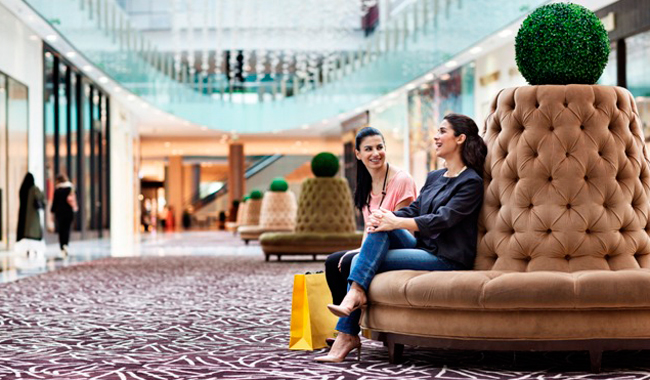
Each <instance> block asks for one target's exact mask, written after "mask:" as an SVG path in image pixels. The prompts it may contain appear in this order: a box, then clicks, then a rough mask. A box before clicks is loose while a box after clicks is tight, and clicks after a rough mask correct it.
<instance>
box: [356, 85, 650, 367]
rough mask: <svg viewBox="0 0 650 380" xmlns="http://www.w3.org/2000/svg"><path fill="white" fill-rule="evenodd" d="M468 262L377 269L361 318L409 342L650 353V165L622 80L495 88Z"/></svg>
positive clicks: (387, 338) (375, 331) (393, 347)
mask: <svg viewBox="0 0 650 380" xmlns="http://www.w3.org/2000/svg"><path fill="white" fill-rule="evenodd" d="M485 140H486V142H487V144H488V149H489V151H488V156H487V161H486V164H485V179H484V185H485V197H484V203H483V208H482V212H481V217H480V222H479V237H478V243H479V245H478V254H477V258H476V262H475V269H474V270H472V271H455V272H420V271H395V272H388V273H383V274H379V275H377V276H376V277H375V279H374V281H373V282H372V284H371V286H370V289H369V300H370V306H369V308H368V309H367V312H366V313H365V315H364V318H363V321H362V325H363V327H364V328H365V329H366V331H365V332H366V333H370V335H371V336H372V337H373V338H374V339H377V340H381V341H384V342H385V343H386V344H387V345H388V348H389V359H390V360H391V361H393V362H394V361H397V360H399V357H400V355H401V352H402V349H403V345H404V344H409V345H419V346H430V347H437V348H457V349H481V350H486V349H487V350H541V351H550V350H563V351H564V350H566V351H570V350H586V351H589V352H590V354H591V365H592V370H594V371H598V370H599V368H600V364H601V354H602V352H603V351H605V350H615V349H647V348H650V238H649V235H648V234H649V232H650V224H649V221H650V218H649V215H650V207H649V204H648V202H649V201H650V166H649V162H648V155H647V152H646V147H645V144H644V137H643V132H642V129H641V122H640V120H639V117H638V111H637V108H636V105H635V103H634V100H633V98H632V96H631V94H630V93H629V92H628V91H627V90H625V89H623V88H619V87H606V86H585V85H569V86H535V87H520V88H511V89H507V90H503V91H502V92H501V93H500V94H499V95H498V97H497V99H496V100H495V102H494V103H493V105H492V113H491V114H490V115H489V116H488V118H487V121H486V132H485Z"/></svg>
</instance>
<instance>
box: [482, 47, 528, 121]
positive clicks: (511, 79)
mask: <svg viewBox="0 0 650 380" xmlns="http://www.w3.org/2000/svg"><path fill="white" fill-rule="evenodd" d="M526 84H527V83H526V80H525V79H524V77H522V76H521V73H519V70H518V69H517V63H516V61H515V45H514V41H513V42H512V43H509V44H508V45H505V46H502V47H500V48H498V49H495V50H492V51H490V52H488V53H487V54H485V55H483V56H482V57H480V58H478V59H477V60H476V72H475V85H474V116H475V118H474V120H476V122H477V124H478V126H479V129H480V130H481V131H482V130H483V125H484V123H485V118H486V117H487V115H488V114H489V112H490V104H491V103H492V100H493V99H494V98H495V97H496V95H497V94H498V93H499V91H501V90H502V89H504V88H508V87H516V86H525V85H526Z"/></svg>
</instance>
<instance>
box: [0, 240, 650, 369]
mask: <svg viewBox="0 0 650 380" xmlns="http://www.w3.org/2000/svg"><path fill="white" fill-rule="evenodd" d="M114 248H115V247H111V244H110V241H109V240H95V241H86V242H74V243H73V244H72V245H71V255H70V257H69V258H68V259H66V260H55V256H56V254H57V252H56V251H57V249H56V246H52V247H48V261H47V265H46V267H45V268H43V269H39V270H32V271H22V270H18V269H17V268H15V266H14V267H12V265H13V264H12V260H13V259H12V254H10V253H5V254H4V256H3V261H4V262H5V264H3V265H6V268H7V270H6V273H5V272H3V273H5V274H4V275H5V277H4V279H3V281H4V284H0V379H2V380H5V379H7V380H9V379H66V380H67V379H69V380H75V379H120V380H123V379H135V380H138V379H181V380H185V379H187V380H192V379H277V380H280V379H314V380H316V379H318V380H343V379H364V380H369V379H430V378H436V379H613V378H616V379H626V380H627V379H650V352H649V351H633V352H608V353H606V354H605V355H604V358H603V372H602V373H600V374H592V373H589V372H586V370H587V369H588V366H589V362H588V356H587V354H586V353H585V352H568V353H567V352H559V353H558V352H556V353H531V352H528V353H526V352H519V353H513V352H503V353H498V352H479V351H445V350H430V349H424V348H418V347H407V348H406V349H405V352H404V359H405V361H404V362H403V363H402V364H399V365H392V364H389V363H388V361H387V359H388V357H387V353H386V349H385V348H384V347H383V346H382V345H381V344H379V343H377V342H372V341H369V340H367V339H364V340H363V345H364V349H363V355H362V361H361V362H356V361H354V360H353V359H352V356H351V357H350V358H349V359H348V360H346V361H345V362H343V363H341V364H320V363H314V362H313V360H312V359H313V357H314V356H315V355H318V354H322V352H310V351H290V350H288V340H289V330H290V328H289V322H290V315H291V292H292V284H293V275H294V274H296V273H304V272H305V271H311V272H313V271H317V270H320V269H322V267H323V263H322V262H312V261H310V260H309V259H310V256H305V260H306V261H299V260H296V261H292V262H284V261H283V262H274V261H272V262H265V261H264V256H263V254H262V252H261V249H260V247H259V245H257V244H252V245H250V246H245V245H244V244H243V243H242V242H241V240H239V239H237V238H234V237H233V236H232V234H229V233H224V232H210V231H200V232H187V233H179V234H159V235H147V236H143V237H142V238H141V239H139V240H138V242H137V244H134V246H133V247H131V249H130V252H131V253H132V255H130V256H129V257H123V256H125V255H124V254H123V253H124V252H122V251H121V250H116V249H114Z"/></svg>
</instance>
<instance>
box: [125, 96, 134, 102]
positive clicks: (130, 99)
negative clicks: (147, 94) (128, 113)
mask: <svg viewBox="0 0 650 380" xmlns="http://www.w3.org/2000/svg"><path fill="white" fill-rule="evenodd" d="M126 100H128V101H130V102H132V101H134V100H135V96H134V95H129V96H127V97H126Z"/></svg>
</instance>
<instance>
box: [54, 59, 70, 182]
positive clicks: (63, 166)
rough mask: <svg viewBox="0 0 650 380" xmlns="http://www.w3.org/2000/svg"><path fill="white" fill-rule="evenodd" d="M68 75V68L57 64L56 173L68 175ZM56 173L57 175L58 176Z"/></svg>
mask: <svg viewBox="0 0 650 380" xmlns="http://www.w3.org/2000/svg"><path fill="white" fill-rule="evenodd" d="M67 75H68V67H67V66H66V65H65V64H63V63H61V64H59V89H58V97H59V114H58V119H59V167H58V173H65V174H66V175H67V174H68V171H69V168H68V93H69V89H68V86H67V80H66V77H67ZM58 173H57V174H58Z"/></svg>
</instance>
